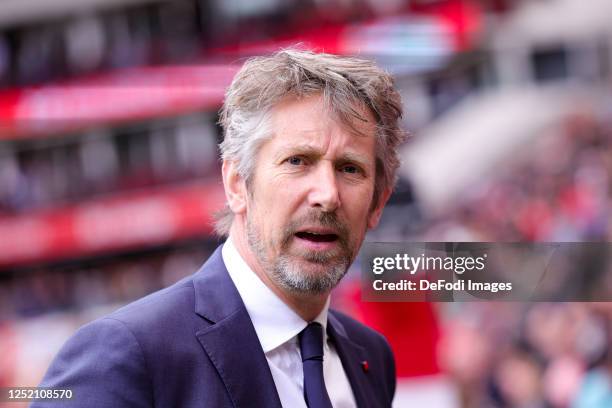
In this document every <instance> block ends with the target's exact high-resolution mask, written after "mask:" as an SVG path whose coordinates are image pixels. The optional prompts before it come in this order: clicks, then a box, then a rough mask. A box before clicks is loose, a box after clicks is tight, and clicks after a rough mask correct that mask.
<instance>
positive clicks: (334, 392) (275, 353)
mask: <svg viewBox="0 0 612 408" xmlns="http://www.w3.org/2000/svg"><path fill="white" fill-rule="evenodd" d="M221 253H222V256H223V262H225V266H226V268H227V271H228V272H229V275H230V277H231V278H232V281H233V282H234V285H236V288H237V289H238V293H239V294H240V297H241V298H242V301H243V302H244V305H245V306H246V309H247V312H248V313H249V316H250V317H251V321H252V322H253V326H254V327H255V332H256V333H257V337H258V338H259V342H260V343H261V347H262V348H263V351H264V353H265V355H266V360H268V365H269V366H270V371H271V372H272V378H273V379H274V384H275V385H276V391H277V392H278V395H279V397H280V400H281V403H282V405H283V407H285V408H294V407H295V408H306V402H305V401H304V373H303V371H302V359H301V356H300V348H299V344H298V334H299V333H300V332H301V331H302V330H303V329H304V328H305V327H306V326H307V325H308V322H306V321H304V320H303V319H302V318H301V317H300V316H298V315H297V314H296V313H295V312H294V311H293V310H291V308H289V306H287V305H286V304H285V303H284V302H283V301H282V300H280V298H279V297H278V296H276V294H274V292H272V290H271V289H270V288H268V287H267V286H266V285H265V284H264V283H263V282H262V281H261V279H259V277H258V276H257V275H256V274H255V272H253V271H252V270H251V268H249V266H248V265H247V263H246V262H245V261H244V259H243V258H242V256H241V255H240V253H238V250H237V249H236V246H235V245H234V244H233V243H232V241H231V239H230V238H228V239H227V241H226V242H225V244H224V245H223V249H222V251H221ZM328 308H329V298H328V299H327V303H326V304H325V307H324V308H323V310H322V311H321V313H320V314H319V316H317V318H316V319H315V320H314V321H316V322H318V323H320V324H321V325H322V326H323V333H325V334H324V339H325V340H324V341H325V343H324V351H323V352H324V356H323V377H324V378H325V387H326V388H327V393H328V394H329V398H330V400H331V402H332V404H333V406H334V407H335V408H353V407H356V406H357V404H356V403H355V397H354V396H353V390H352V389H351V384H350V383H349V381H348V378H347V377H346V373H345V372H344V368H343V367H342V362H341V361H340V356H338V353H337V352H336V349H335V347H334V345H333V344H331V342H330V340H329V338H328V336H327V331H326V329H327V310H328ZM245 375H249V374H248V373H245Z"/></svg>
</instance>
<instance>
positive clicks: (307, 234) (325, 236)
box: [295, 231, 338, 242]
mask: <svg viewBox="0 0 612 408" xmlns="http://www.w3.org/2000/svg"><path fill="white" fill-rule="evenodd" d="M295 236H296V237H298V238H300V239H304V240H306V241H310V242H335V241H336V240H337V239H338V235H337V234H333V233H318V232H311V231H300V232H297V233H296V234H295Z"/></svg>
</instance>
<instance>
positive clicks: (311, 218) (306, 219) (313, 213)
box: [283, 210, 349, 247]
mask: <svg viewBox="0 0 612 408" xmlns="http://www.w3.org/2000/svg"><path fill="white" fill-rule="evenodd" d="M304 225H308V226H315V227H322V228H329V229H331V230H333V231H334V233H335V234H336V235H338V241H339V243H340V244H341V245H343V246H345V247H346V246H347V245H348V237H349V229H348V227H347V226H346V224H344V223H343V222H342V221H340V219H339V218H338V215H337V214H336V213H334V212H323V211H318V210H309V211H308V212H307V213H306V214H305V215H303V216H301V217H299V218H297V219H295V220H293V221H291V222H289V224H288V225H287V226H286V227H285V230H284V232H283V243H284V244H288V243H289V241H290V240H291V238H293V236H294V235H295V234H296V233H297V232H298V231H300V229H302V228H303V227H304Z"/></svg>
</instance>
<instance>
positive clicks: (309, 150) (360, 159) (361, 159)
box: [276, 144, 370, 168]
mask: <svg viewBox="0 0 612 408" xmlns="http://www.w3.org/2000/svg"><path fill="white" fill-rule="evenodd" d="M287 155H290V156H306V157H316V158H319V157H321V156H323V154H322V152H321V151H320V150H319V149H318V148H316V147H314V146H311V145H307V144H302V145H297V146H289V147H282V148H281V149H280V150H279V152H278V154H277V155H276V158H277V160H280V159H282V158H284V157H285V156H287ZM335 161H336V162H354V163H356V164H359V165H360V166H362V167H365V168H367V167H368V165H369V163H370V160H368V158H367V157H365V156H363V155H361V154H358V153H353V152H345V153H343V154H342V155H341V156H340V157H339V158H338V159H337V160H335Z"/></svg>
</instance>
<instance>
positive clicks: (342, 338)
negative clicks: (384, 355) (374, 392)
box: [327, 313, 372, 408]
mask: <svg viewBox="0 0 612 408" xmlns="http://www.w3.org/2000/svg"><path fill="white" fill-rule="evenodd" d="M327 329H328V334H329V336H330V337H331V338H332V341H333V342H334V345H335V346H336V350H337V351H338V355H339V356H340V360H341V361H342V367H343V368H344V371H345V373H346V376H347V377H348V379H349V382H350V383H351V388H352V389H353V395H354V396H355V402H356V403H357V406H358V407H360V408H366V407H370V406H371V405H372V404H371V403H370V402H369V400H368V398H367V395H366V394H365V392H364V390H366V389H367V388H368V386H369V385H368V383H367V378H366V375H367V374H366V373H365V372H364V371H363V368H362V365H361V363H362V362H363V361H366V360H367V358H366V353H365V349H364V348H363V347H361V346H360V345H358V344H356V343H354V342H353V341H352V340H350V339H349V338H348V336H347V335H346V332H345V331H344V327H343V326H342V323H340V321H339V320H338V319H336V317H335V316H334V315H333V314H332V313H330V314H329V315H328V324H327Z"/></svg>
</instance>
